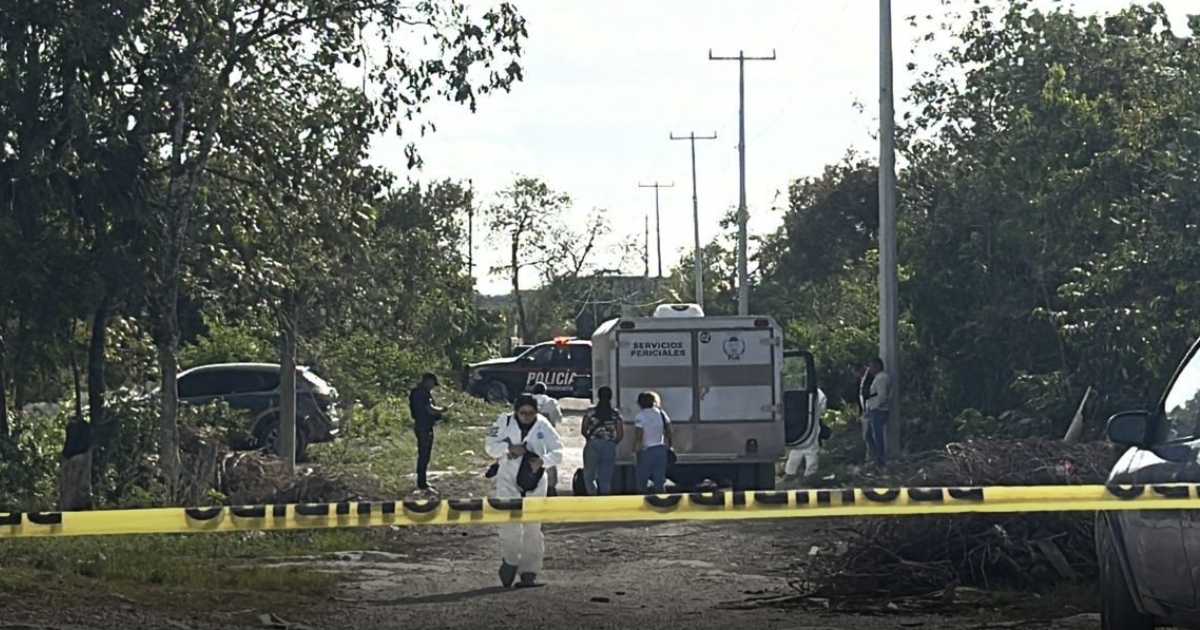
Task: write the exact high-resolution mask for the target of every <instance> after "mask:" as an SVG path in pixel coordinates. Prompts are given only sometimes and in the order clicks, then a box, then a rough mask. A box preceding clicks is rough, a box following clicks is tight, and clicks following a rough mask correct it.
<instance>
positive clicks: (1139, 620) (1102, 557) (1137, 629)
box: [1095, 513, 1154, 630]
mask: <svg viewBox="0 0 1200 630" xmlns="http://www.w3.org/2000/svg"><path fill="white" fill-rule="evenodd" d="M1095 531H1096V534H1095V535H1096V558H1097V560H1098V561H1099V564H1100V601H1101V605H1100V627H1101V628H1102V630H1153V628H1154V618H1153V617H1151V616H1149V615H1145V614H1142V613H1141V612H1140V611H1139V610H1138V609H1137V605H1136V604H1135V603H1134V601H1133V595H1132V593H1131V592H1130V589H1129V584H1128V582H1126V581H1125V573H1124V572H1123V571H1122V570H1121V558H1120V556H1119V555H1118V554H1120V551H1119V550H1118V549H1117V545H1116V541H1115V540H1113V531H1112V528H1111V527H1110V526H1109V523H1108V519H1107V518H1105V516H1104V514H1103V513H1101V514H1097V515H1096V530H1095Z"/></svg>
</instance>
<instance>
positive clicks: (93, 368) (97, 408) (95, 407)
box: [87, 293, 111, 426]
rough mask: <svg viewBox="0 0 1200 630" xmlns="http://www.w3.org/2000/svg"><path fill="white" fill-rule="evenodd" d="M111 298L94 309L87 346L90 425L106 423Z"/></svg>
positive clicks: (107, 298) (106, 297)
mask: <svg viewBox="0 0 1200 630" xmlns="http://www.w3.org/2000/svg"><path fill="white" fill-rule="evenodd" d="M110 300H111V298H110V297H109V295H108V294H107V293H105V295H104V299H103V300H101V301H100V306H98V307H96V312H95V313H94V314H93V316H92V339H91V343H90V344H89V345H88V375H87V390H88V419H89V420H90V421H91V423H92V425H94V426H95V425H102V424H105V423H106V422H107V418H106V417H105V414H104V395H105V393H106V392H107V390H108V386H107V384H106V383H105V381H104V368H105V365H104V349H105V346H106V345H107V341H106V340H107V337H108V315H109V309H110V303H111V302H110Z"/></svg>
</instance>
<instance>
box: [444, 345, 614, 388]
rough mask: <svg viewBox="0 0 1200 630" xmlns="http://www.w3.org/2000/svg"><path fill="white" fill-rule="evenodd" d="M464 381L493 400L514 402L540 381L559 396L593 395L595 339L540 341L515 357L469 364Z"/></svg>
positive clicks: (466, 385) (467, 385) (466, 386)
mask: <svg viewBox="0 0 1200 630" xmlns="http://www.w3.org/2000/svg"><path fill="white" fill-rule="evenodd" d="M464 381H465V382H464V386H465V388H466V390H467V391H468V392H470V393H471V394H473V395H475V396H479V397H482V398H485V399H487V400H488V401H490V402H511V401H512V400H513V399H514V398H515V397H516V396H517V395H518V394H520V393H522V392H526V391H529V388H531V387H533V384H534V383H538V382H541V383H545V384H546V390H547V393H548V394H550V395H551V396H554V397H555V398H591V397H592V342H591V341H588V340H586V339H574V338H559V339H555V340H553V341H546V342H543V343H539V344H537V345H534V346H532V347H531V348H529V349H528V350H526V351H524V352H522V353H521V354H519V355H517V356H515V357H505V358H501V359H491V360H489V361H483V362H481V363H474V364H472V365H469V366H467V370H466V374H465V377H464Z"/></svg>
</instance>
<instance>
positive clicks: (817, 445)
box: [783, 388, 829, 477]
mask: <svg viewBox="0 0 1200 630" xmlns="http://www.w3.org/2000/svg"><path fill="white" fill-rule="evenodd" d="M828 405H829V400H828V399H827V398H825V392H823V391H821V389H820V388H817V409H816V411H817V423H818V424H817V427H816V428H815V429H814V430H813V432H812V434H811V435H810V436H809V437H808V439H807V440H805V441H803V442H801V443H799V444H796V445H795V446H791V447H789V450H788V458H787V463H785V464H784V465H783V473H784V474H785V475H787V476H788V477H794V476H795V475H796V473H798V472H800V469H801V467H803V469H804V476H805V477H811V476H813V475H815V474H817V464H818V462H819V460H820V451H821V439H820V435H821V425H820V421H821V417H822V416H824V415H825V410H826V408H827V407H828Z"/></svg>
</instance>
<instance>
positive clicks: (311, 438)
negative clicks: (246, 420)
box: [178, 363, 338, 456]
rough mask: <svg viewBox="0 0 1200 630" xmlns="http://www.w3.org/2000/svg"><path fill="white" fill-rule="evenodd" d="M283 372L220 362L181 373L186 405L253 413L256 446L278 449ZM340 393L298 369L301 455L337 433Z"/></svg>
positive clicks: (298, 447)
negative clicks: (226, 407)
mask: <svg viewBox="0 0 1200 630" xmlns="http://www.w3.org/2000/svg"><path fill="white" fill-rule="evenodd" d="M279 377H280V368H279V364H277V363H220V364H213V365H201V366H199V367H194V368H191V369H189V370H184V371H183V372H180V373H179V377H178V391H179V400H180V402H182V403H187V404H193V405H203V404H206V403H209V402H213V401H217V400H220V401H224V402H225V403H227V404H228V405H229V406H230V407H232V408H234V409H239V410H243V411H246V412H248V414H249V416H250V424H249V426H247V427H246V428H247V430H248V432H249V436H250V444H249V446H251V447H252V448H263V449H268V450H271V449H274V447H275V441H276V440H277V439H278V438H279V401H280V378H279ZM336 401H337V390H336V389H334V388H333V387H332V386H330V384H329V383H327V382H325V380H324V379H322V378H321V377H319V376H317V375H316V374H315V373H314V372H313V371H312V370H310V369H308V368H306V367H298V368H297V369H296V455H297V456H301V455H303V453H304V450H305V448H307V447H308V445H309V444H313V443H317V442H329V441H332V440H333V439H334V437H335V436H337V434H338V415H337V406H336Z"/></svg>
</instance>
